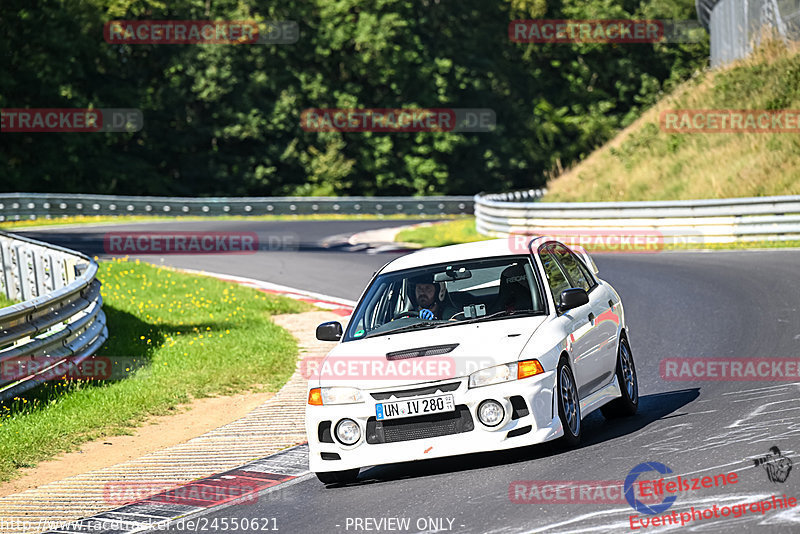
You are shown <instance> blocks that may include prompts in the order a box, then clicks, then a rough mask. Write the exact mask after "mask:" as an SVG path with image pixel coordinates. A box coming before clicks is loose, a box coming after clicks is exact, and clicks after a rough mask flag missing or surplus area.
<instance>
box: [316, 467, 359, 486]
mask: <svg viewBox="0 0 800 534" xmlns="http://www.w3.org/2000/svg"><path fill="white" fill-rule="evenodd" d="M358 471H359V469H358V468H355V469H348V470H346V471H324V472H320V473H314V474H315V475H317V478H318V479H319V481H320V482H322V483H323V484H349V483H351V482H355V481H356V479H357V478H358Z"/></svg>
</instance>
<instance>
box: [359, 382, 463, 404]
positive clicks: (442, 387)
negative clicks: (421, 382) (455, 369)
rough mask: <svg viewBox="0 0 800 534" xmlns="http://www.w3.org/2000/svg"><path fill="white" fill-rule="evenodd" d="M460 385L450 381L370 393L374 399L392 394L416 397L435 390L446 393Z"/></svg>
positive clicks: (400, 396) (389, 396)
mask: <svg viewBox="0 0 800 534" xmlns="http://www.w3.org/2000/svg"><path fill="white" fill-rule="evenodd" d="M460 385H461V382H451V383H449V384H437V385H435V386H427V387H422V388H415V389H400V390H396V391H381V392H380V393H370V396H372V398H373V399H375V400H386V399H390V398H392V395H394V397H395V398H397V399H402V398H404V397H416V396H419V395H432V394H434V393H436V392H437V391H440V392H442V393H447V392H448V391H455V390H457V389H458V386H460Z"/></svg>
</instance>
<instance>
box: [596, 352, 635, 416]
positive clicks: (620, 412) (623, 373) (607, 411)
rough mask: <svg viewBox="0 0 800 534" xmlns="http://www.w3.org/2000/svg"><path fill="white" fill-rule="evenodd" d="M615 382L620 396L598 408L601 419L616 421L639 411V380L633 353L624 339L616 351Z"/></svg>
mask: <svg viewBox="0 0 800 534" xmlns="http://www.w3.org/2000/svg"><path fill="white" fill-rule="evenodd" d="M617 381H618V382H619V388H620V389H621V390H622V396H621V397H620V398H618V399H614V400H613V401H611V402H609V403H608V404H606V405H605V406H603V407H601V408H600V411H601V412H603V417H605V418H606V419H616V418H617V417H628V416H631V415H634V414H635V413H636V411H637V410H638V409H639V380H638V379H637V377H636V366H635V365H634V363H633V353H632V352H631V348H630V346H629V345H628V341H627V340H626V339H624V338H623V339H622V341H621V342H620V344H619V350H618V351H617Z"/></svg>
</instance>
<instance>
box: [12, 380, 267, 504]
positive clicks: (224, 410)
mask: <svg viewBox="0 0 800 534" xmlns="http://www.w3.org/2000/svg"><path fill="white" fill-rule="evenodd" d="M274 395H275V394H274V393H242V394H238V395H233V396H228V397H210V398H206V399H196V400H194V401H192V402H191V403H189V404H185V405H183V406H181V407H180V408H178V410H179V412H178V413H176V414H173V415H164V416H158V417H153V418H151V419H149V420H148V421H146V422H145V423H144V424H143V425H142V426H140V427H137V428H136V429H135V430H134V434H133V435H131V436H111V437H106V438H102V439H98V440H95V441H91V442H88V443H84V444H83V445H82V446H81V448H80V450H79V451H75V452H70V453H66V454H62V455H60V456H58V457H57V458H55V459H53V460H48V461H45V462H41V463H40V464H39V465H38V466H36V467H33V468H30V469H23V470H22V471H21V476H20V477H19V478H16V479H14V480H12V481H10V482H4V483H2V484H0V497H5V496H7V495H12V494H14V493H19V492H21V491H25V490H28V489H32V488H36V487H39V486H42V485H44V484H47V483H49V482H55V481H57V480H62V479H64V478H67V477H70V476H74V475H79V474H81V473H87V472H89V471H93V470H95V469H101V468H103V467H110V466H112V465H116V464H118V463H121V462H125V461H127V460H131V459H134V458H139V457H140V456H144V455H145V454H148V453H150V452H153V451H156V450H159V449H163V448H165V447H169V446H172V445H177V444H178V443H183V442H184V441H188V440H190V439H192V438H194V437H197V436H200V435H202V434H205V433H206V432H208V431H210V430H214V429H215V428H218V427H220V426H222V425H225V424H227V423H230V422H233V421H236V420H237V419H239V418H241V417H244V416H245V415H247V414H248V413H250V412H251V411H252V410H253V409H255V408H256V407H258V406H260V405H261V404H263V403H265V402H266V401H267V400H268V399H270V398H271V397H273V396H274Z"/></svg>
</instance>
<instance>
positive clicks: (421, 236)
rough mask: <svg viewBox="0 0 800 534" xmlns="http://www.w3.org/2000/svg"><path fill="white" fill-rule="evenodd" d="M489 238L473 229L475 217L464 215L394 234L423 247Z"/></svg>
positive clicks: (404, 241)
mask: <svg viewBox="0 0 800 534" xmlns="http://www.w3.org/2000/svg"><path fill="white" fill-rule="evenodd" d="M485 239H491V238H490V237H486V236H484V235H481V234H479V233H478V231H477V230H476V229H475V217H465V218H461V219H457V220H455V221H447V222H444V223H434V224H430V225H420V226H417V227H416V228H409V229H408V230H402V231H401V232H399V233H398V234H397V236H395V241H398V242H401V243H417V244H419V245H422V246H423V247H443V246H445V245H456V244H458V243H470V242H472V241H483V240H485Z"/></svg>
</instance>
